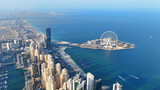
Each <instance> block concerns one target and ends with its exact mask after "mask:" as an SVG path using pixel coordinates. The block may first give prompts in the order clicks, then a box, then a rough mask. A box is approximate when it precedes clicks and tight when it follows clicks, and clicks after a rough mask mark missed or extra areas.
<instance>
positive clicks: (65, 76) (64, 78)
mask: <svg viewBox="0 0 160 90" xmlns="http://www.w3.org/2000/svg"><path fill="white" fill-rule="evenodd" d="M68 79H69V74H68V71H67V69H66V68H64V69H63V70H62V73H61V75H60V83H61V86H63V84H64V82H67V80H68Z"/></svg>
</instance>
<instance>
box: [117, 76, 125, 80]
mask: <svg viewBox="0 0 160 90" xmlns="http://www.w3.org/2000/svg"><path fill="white" fill-rule="evenodd" d="M118 77H119V78H120V79H121V80H123V81H126V79H125V78H123V77H122V76H118Z"/></svg>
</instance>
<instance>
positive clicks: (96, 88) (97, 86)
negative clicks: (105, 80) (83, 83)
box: [94, 78, 102, 90]
mask: <svg viewBox="0 0 160 90" xmlns="http://www.w3.org/2000/svg"><path fill="white" fill-rule="evenodd" d="M101 87H102V79H101V78H100V79H98V80H96V81H95V86H94V90H101Z"/></svg>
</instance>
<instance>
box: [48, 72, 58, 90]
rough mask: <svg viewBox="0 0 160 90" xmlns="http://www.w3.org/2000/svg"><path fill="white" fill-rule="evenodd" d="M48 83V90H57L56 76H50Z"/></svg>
mask: <svg viewBox="0 0 160 90" xmlns="http://www.w3.org/2000/svg"><path fill="white" fill-rule="evenodd" d="M46 83H47V84H46V85H47V86H46V90H56V82H55V80H54V76H52V75H50V76H49V77H48V81H47V82H46Z"/></svg>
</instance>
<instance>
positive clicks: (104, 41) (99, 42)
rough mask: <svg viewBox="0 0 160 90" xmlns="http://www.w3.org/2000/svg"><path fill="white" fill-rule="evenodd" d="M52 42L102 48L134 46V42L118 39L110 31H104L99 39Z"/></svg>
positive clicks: (118, 48)
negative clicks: (81, 41) (79, 41)
mask: <svg viewBox="0 0 160 90" xmlns="http://www.w3.org/2000/svg"><path fill="white" fill-rule="evenodd" d="M54 43H56V44H67V45H71V46H78V47H81V48H90V49H103V50H120V49H132V48H134V47H135V46H134V44H130V43H126V42H123V41H119V40H118V36H117V34H116V33H115V32H112V31H106V32H104V33H103V34H102V36H101V38H100V39H96V40H91V41H87V42H85V43H81V44H78V43H71V42H66V41H60V42H59V41H54Z"/></svg>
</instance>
